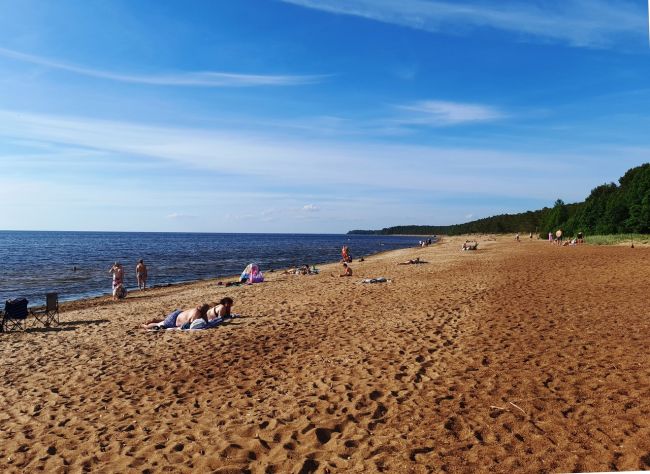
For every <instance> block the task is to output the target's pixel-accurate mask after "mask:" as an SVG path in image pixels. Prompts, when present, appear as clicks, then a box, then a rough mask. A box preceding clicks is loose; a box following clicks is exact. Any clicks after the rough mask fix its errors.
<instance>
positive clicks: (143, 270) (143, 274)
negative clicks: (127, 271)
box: [135, 259, 147, 290]
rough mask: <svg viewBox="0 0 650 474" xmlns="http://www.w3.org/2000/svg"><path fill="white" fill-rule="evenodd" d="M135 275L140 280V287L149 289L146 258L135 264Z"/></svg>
mask: <svg viewBox="0 0 650 474" xmlns="http://www.w3.org/2000/svg"><path fill="white" fill-rule="evenodd" d="M135 277H136V278H137V280H138V288H139V289H141V290H146V289H147V266H146V265H145V264H144V260H142V259H140V260H139V261H138V264H137V265H136V266H135Z"/></svg>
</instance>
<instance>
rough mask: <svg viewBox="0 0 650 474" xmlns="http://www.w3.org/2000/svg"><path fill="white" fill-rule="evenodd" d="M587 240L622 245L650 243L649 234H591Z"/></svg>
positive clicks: (595, 242)
mask: <svg viewBox="0 0 650 474" xmlns="http://www.w3.org/2000/svg"><path fill="white" fill-rule="evenodd" d="M585 242H586V243H588V244H591V245H621V244H631V243H632V242H634V244H635V245H636V244H643V245H650V235H649V234H611V235H589V236H587V237H586V238H585Z"/></svg>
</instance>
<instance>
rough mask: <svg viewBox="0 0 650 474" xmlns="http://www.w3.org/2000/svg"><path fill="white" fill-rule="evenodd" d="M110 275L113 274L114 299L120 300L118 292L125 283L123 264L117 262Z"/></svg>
mask: <svg viewBox="0 0 650 474" xmlns="http://www.w3.org/2000/svg"><path fill="white" fill-rule="evenodd" d="M108 273H112V274H113V299H114V300H116V299H118V298H117V292H116V290H117V288H118V287H119V286H122V285H123V283H124V269H123V268H122V264H121V263H120V262H115V263H114V264H113V266H112V267H111V269H110V270H109V271H108Z"/></svg>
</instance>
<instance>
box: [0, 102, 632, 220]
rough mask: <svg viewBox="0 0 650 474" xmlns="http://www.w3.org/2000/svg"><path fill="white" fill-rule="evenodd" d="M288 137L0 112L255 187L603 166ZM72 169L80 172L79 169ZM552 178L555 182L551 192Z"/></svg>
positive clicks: (40, 132) (359, 189) (29, 135)
mask: <svg viewBox="0 0 650 474" xmlns="http://www.w3.org/2000/svg"><path fill="white" fill-rule="evenodd" d="M290 135H291V136H288V135H282V134H281V133H279V132H278V133H275V134H269V133H268V132H263V133H262V132H255V133H254V132H248V133H247V132H243V131H235V130H227V129H219V130H206V129H196V128H194V129H193V128H181V127H163V126H149V125H142V124H137V123H129V122H115V121H105V120H95V119H89V118H85V117H76V118H75V117H65V116H51V115H40V114H26V113H18V112H13V111H3V110H0V137H3V136H4V137H7V138H10V139H18V140H27V141H37V142H45V143H53V144H57V145H60V146H63V147H77V148H81V149H89V150H91V151H93V152H102V153H106V154H112V155H114V156H119V157H121V159H123V160H125V159H132V160H133V161H134V162H138V161H139V160H137V157H139V156H144V157H148V158H150V159H153V160H154V161H156V160H157V161H163V162H169V163H173V164H174V165H176V166H178V167H179V170H201V171H205V172H216V173H220V174H224V173H225V174H230V175H235V176H241V177H247V178H248V179H249V180H250V182H251V183H253V186H256V187H259V186H265V187H267V188H271V189H277V188H282V189H287V190H292V189H294V188H295V187H298V188H303V187H305V186H307V187H315V189H320V190H321V191H320V192H321V194H322V193H323V191H322V190H324V189H329V192H330V193H338V194H337V195H343V194H344V195H347V196H352V195H356V196H358V195H359V194H361V193H363V192H366V191H367V190H382V192H384V191H388V190H393V191H409V192H422V193H424V194H427V193H430V192H432V190H435V191H436V192H437V193H453V194H462V193H472V194H479V193H484V194H487V195H495V196H513V197H522V196H525V197H527V198H540V197H541V198H552V197H554V196H555V195H556V193H557V192H558V190H561V189H566V190H572V192H580V193H582V192H583V191H580V189H581V187H584V188H589V187H590V186H592V185H593V183H594V176H596V173H597V171H598V170H592V168H591V167H590V166H587V165H588V164H589V163H593V161H594V160H595V159H597V158H598V157H599V156H601V155H600V154H598V153H591V152H590V153H585V154H584V155H581V154H575V153H570V152H562V153H558V152H553V151H551V152H548V153H531V152H528V151H526V152H517V151H516V150H513V151H501V150H491V149H471V148H462V147H440V146H439V147H434V146H418V145H408V144H386V143H381V142H372V141H357V142H354V141H337V140H336V139H330V140H314V139H300V138H296V137H295V136H294V135H295V134H290ZM610 153H611V151H608V152H607V154H608V155H609V154H610ZM88 159H89V160H92V159H93V157H92V156H89V157H88ZM621 166H623V164H621ZM585 170H591V171H592V172H591V173H588V172H586V171H585ZM70 172H71V173H74V169H72V168H71V169H70ZM597 176H598V179H597V181H595V182H596V183H598V182H600V180H601V178H600V176H601V175H597ZM549 183H553V186H551V187H550V189H549ZM592 187H593V186H592ZM364 190H365V191H364ZM281 193H282V192H281ZM307 199H309V198H307ZM303 202H304V201H303ZM293 206H294V207H293V209H294V211H293V212H294V213H298V212H299V211H300V212H301V213H302V214H303V215H305V211H304V210H302V211H301V208H302V207H303V206H304V204H300V205H296V204H294V205H293Z"/></svg>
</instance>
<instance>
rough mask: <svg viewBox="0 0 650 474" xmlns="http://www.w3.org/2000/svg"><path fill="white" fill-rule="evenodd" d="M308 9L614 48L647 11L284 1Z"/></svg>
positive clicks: (569, 5)
mask: <svg viewBox="0 0 650 474" xmlns="http://www.w3.org/2000/svg"><path fill="white" fill-rule="evenodd" d="M283 1H284V2H285V3H291V4H294V5H299V6H302V7H306V8H313V9H317V10H322V11H326V12H330V13H337V14H344V15H353V16H358V17H363V18H367V19H371V20H376V21H381V22H384V23H391V24H396V25H400V26H405V27H409V28H414V29H418V30H425V31H432V32H437V31H453V32H457V31H458V28H459V27H460V28H462V27H466V28H467V27H470V28H479V27H488V28H494V29H499V30H504V31H508V32H513V33H518V34H523V35H526V36H528V37H533V38H538V39H542V40H545V41H548V40H552V41H558V42H563V43H567V44H569V45H571V46H596V47H602V46H609V45H612V44H615V43H617V42H618V41H619V40H620V37H628V38H629V37H636V38H637V41H641V40H642V39H643V37H644V34H645V31H646V23H645V20H646V14H645V11H644V10H643V8H641V6H640V5H639V4H638V3H633V2H630V1H627V0H558V1H555V2H548V1H547V2H532V1H530V0H520V1H507V2H504V1H498V0H491V1H487V2H480V3H479V2H476V1H467V0H465V1H458V2H450V1H435V0H433V1H428V0H401V1H395V0H283Z"/></svg>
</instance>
